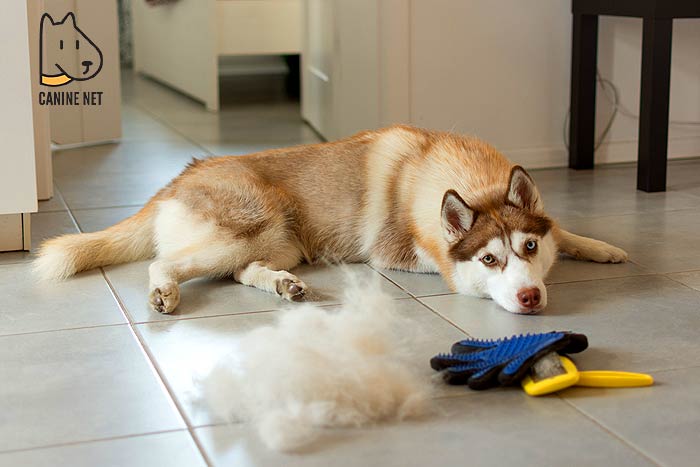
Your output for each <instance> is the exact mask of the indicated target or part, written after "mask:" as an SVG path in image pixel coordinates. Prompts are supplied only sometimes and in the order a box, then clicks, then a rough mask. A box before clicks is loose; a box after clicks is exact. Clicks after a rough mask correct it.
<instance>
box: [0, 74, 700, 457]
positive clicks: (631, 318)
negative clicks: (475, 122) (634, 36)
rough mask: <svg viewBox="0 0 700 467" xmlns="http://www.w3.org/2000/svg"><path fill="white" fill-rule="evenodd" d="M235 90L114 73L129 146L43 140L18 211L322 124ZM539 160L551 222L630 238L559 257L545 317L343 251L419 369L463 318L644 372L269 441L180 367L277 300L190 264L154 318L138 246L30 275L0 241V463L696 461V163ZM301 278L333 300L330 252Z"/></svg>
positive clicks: (282, 141) (699, 263)
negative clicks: (36, 178) (57, 273)
mask: <svg viewBox="0 0 700 467" xmlns="http://www.w3.org/2000/svg"><path fill="white" fill-rule="evenodd" d="M247 86H252V87H253V88H254V87H255V84H250V83H248V84H247ZM253 90H254V89H253ZM248 91H250V89H247V88H246V84H245V83H243V84H241V85H240V87H239V88H237V91H236V92H233V93H232V94H231V95H229V96H228V98H230V102H229V104H228V105H227V106H226V107H225V108H224V110H223V111H222V112H221V113H220V114H219V115H216V114H212V113H207V112H206V111H204V110H203V108H202V107H201V106H200V105H199V104H197V103H195V102H193V101H190V100H189V99H187V98H184V97H182V96H180V95H178V94H176V93H174V92H172V91H170V90H169V89H166V88H164V87H161V86H159V85H157V84H155V83H153V82H151V81H148V80H144V79H138V78H132V77H130V76H129V75H128V74H127V75H125V80H124V103H125V105H124V114H123V118H124V138H123V141H122V142H121V143H120V144H109V145H102V146H95V147H90V148H83V149H72V150H65V151H60V152H57V153H56V154H55V181H56V187H57V194H56V197H55V198H54V199H53V200H51V201H48V202H43V203H41V207H40V212H39V213H37V214H34V215H33V217H32V227H33V232H32V234H33V240H34V242H35V244H38V243H39V242H40V241H41V239H43V238H47V237H50V236H53V235H57V234H62V233H67V232H78V231H83V232H89V231H94V230H98V229H102V228H104V227H106V226H108V225H111V224H113V223H115V222H116V221H118V220H120V219H122V218H124V217H127V216H129V215H131V214H133V213H134V212H135V211H136V210H138V208H139V206H140V205H142V204H143V203H144V202H145V201H146V200H147V199H148V197H149V196H151V195H152V194H153V193H155V191H156V190H157V189H158V188H159V187H160V186H162V185H163V184H165V183H166V182H167V181H168V180H169V179H170V178H171V177H173V176H174V175H176V174H177V173H178V172H179V171H180V170H181V169H182V167H183V166H184V165H185V164H186V163H187V162H188V161H189V159H190V158H191V157H193V156H195V157H206V156H209V155H213V154H227V153H228V154H242V153H246V152H250V151H255V150H259V149H264V148H268V147H276V146H284V145H291V144H298V143H310V142H316V141H318V138H317V136H316V135H315V134H314V132H313V131H311V130H310V129H309V128H308V127H306V126H305V125H304V124H303V123H302V122H301V121H300V119H299V115H298V104H297V103H294V102H288V101H286V100H284V99H283V98H281V97H280V96H278V97H279V98H276V99H275V100H274V101H263V100H262V99H256V98H250V96H255V92H248ZM243 96H248V97H246V98H245V99H244V98H243ZM533 176H534V177H535V179H536V180H537V182H538V184H539V186H540V188H541V190H542V192H543V196H544V199H545V203H546V204H547V206H548V208H549V212H550V213H551V214H552V215H554V216H557V217H558V218H560V220H561V222H562V224H563V225H564V226H566V227H567V228H570V229H572V230H575V231H576V232H579V233H582V234H588V235H592V236H595V237H598V238H601V239H604V240H608V241H610V242H613V243H615V244H617V245H619V246H621V247H623V248H625V249H626V250H627V251H628V252H629V253H630V256H631V262H629V263H627V264H622V265H597V264H592V263H579V262H574V261H569V260H562V261H561V262H559V263H558V264H557V265H556V266H555V268H554V269H553V271H552V273H551V275H550V277H549V279H548V282H549V284H550V286H549V287H550V288H549V293H550V305H549V306H548V308H547V310H545V312H543V313H542V314H541V315H537V316H517V315H512V314H509V313H507V312H506V311H504V310H502V309H499V308H498V307H497V306H495V305H494V304H493V302H491V301H488V300H480V299H475V298H470V297H462V296H457V295H453V294H450V293H449V291H448V290H447V289H446V287H445V285H444V284H443V283H442V281H441V280H440V278H439V277H437V276H432V275H417V274H408V273H401V272H395V271H377V270H373V269H371V268H369V267H368V266H366V265H354V266H352V268H353V269H355V270H356V271H357V272H359V273H360V274H365V275H370V276H375V277H377V278H379V280H380V281H382V283H383V286H384V288H385V290H386V291H387V292H388V293H390V294H391V295H392V296H393V297H394V298H395V299H396V301H397V302H396V303H397V306H398V308H399V310H401V312H402V313H405V314H406V315H407V316H409V317H410V318H412V320H413V321H414V322H415V328H416V329H419V330H420V331H421V339H418V340H417V341H416V345H415V346H414V352H415V360H416V362H419V363H420V362H423V363H422V365H423V366H424V368H425V374H426V377H428V376H429V375H430V374H431V370H430V369H429V368H428V366H427V362H428V359H429V358H430V356H432V355H433V354H434V353H435V352H437V351H439V350H442V349H447V348H449V345H450V344H451V343H452V342H453V341H455V340H458V339H459V338H460V337H461V336H463V335H465V334H467V333H468V334H470V335H474V336H483V337H491V336H502V335H508V334H511V333H516V332H524V331H546V330H551V329H573V330H576V331H580V332H584V333H587V334H588V336H589V339H590V344H591V348H590V349H589V350H587V351H586V352H584V353H583V354H581V355H580V356H579V357H578V359H577V362H578V364H579V367H581V368H584V369H585V368H588V369H594V368H595V369H606V368H607V369H624V370H637V371H648V372H651V373H652V374H653V375H654V376H655V378H656V379H657V382H658V383H657V385H656V386H654V387H651V388H644V389H629V390H604V389H584V388H581V389H570V390H567V391H564V392H562V393H560V394H558V395H553V396H549V397H545V398H541V399H533V398H529V397H527V396H526V395H524V393H523V392H521V391H519V390H517V389H506V390H492V391H486V392H470V391H468V390H465V389H463V388H455V387H444V388H443V390H442V391H440V392H439V393H438V394H437V400H436V405H437V407H438V409H439V410H438V412H439V415H437V416H434V417H431V418H428V419H426V420H422V421H413V422H408V423H403V424H398V425H389V426H377V427H373V428H368V429H362V430H334V431H333V432H332V433H331V434H330V435H329V436H328V437H327V438H325V442H323V443H320V444H319V445H315V446H313V447H312V449H310V450H309V452H307V453H306V454H304V455H292V456H289V455H281V454H277V453H271V452H268V451H266V450H265V449H264V448H263V447H262V446H261V444H260V442H259V441H258V440H257V439H256V437H255V436H254V434H252V433H251V430H250V429H249V427H248V426H246V425H234V426H231V425H225V424H223V423H222V422H221V420H217V419H215V418H212V417H211V416H210V415H209V414H208V413H207V412H206V410H203V409H202V407H201V404H199V403H198V401H197V397H196V389H195V387H194V385H193V377H194V376H196V375H199V374H202V373H203V372H205V371H206V369H207V368H208V367H209V365H211V364H212V362H213V361H215V359H216V358H217V356H218V355H221V354H222V353H224V352H226V350H227V349H229V348H230V346H231V343H232V341H233V340H235V339H236V336H237V335H239V334H240V333H243V332H245V331H247V330H249V329H252V328H254V327H256V326H260V325H263V324H265V323H269V322H271V320H273V319H274V318H275V316H276V315H277V314H279V313H283V312H285V311H282V310H281V309H282V308H283V307H285V304H284V303H283V302H281V301H280V300H279V299H278V298H276V297H274V296H272V295H268V294H265V293H262V292H259V291H257V290H253V289H250V288H247V287H244V286H241V285H238V284H235V283H233V282H230V281H219V282H215V281H203V280H196V281H192V282H190V283H187V284H186V285H184V286H183V301H182V303H181V305H180V308H179V311H178V312H177V313H176V314H174V315H170V316H163V315H157V314H154V313H153V312H151V311H150V310H149V309H148V308H147V306H146V300H145V297H146V267H147V263H146V262H144V263H135V264H129V265H124V266H116V267H109V268H106V269H105V270H104V271H92V272H88V273H84V274H80V275H79V276H78V277H76V278H75V279H72V280H69V281H67V282H65V283H61V284H35V283H33V282H32V280H31V277H32V275H31V271H30V261H31V258H32V254H31V253H10V254H2V255H0V361H2V362H3V363H2V364H1V365H0V381H1V382H2V384H0V465H2V466H20V465H21V466H44V465H46V466H49V465H50V466H55V465H70V466H97V465H99V466H156V465H167V466H197V465H206V464H207V463H209V464H215V465H229V466H232V465H235V466H248V465H250V466H252V465H259V466H266V465H271V466H278V465H317V466H342V465H377V466H393V465H395V466H409V465H416V466H419V465H420V466H422V465H457V464H461V463H464V464H468V465H504V464H519V465H538V466H544V465H552V466H559V465H567V464H568V465H576V466H579V465H596V466H600V465H618V466H622V465H679V466H680V465H698V458H700V390H698V387H700V363H699V362H700V247H698V243H697V238H698V235H699V234H700V161H682V162H674V163H672V164H670V167H669V190H668V192H666V193H657V194H646V193H641V192H638V191H636V190H635V168H634V167H633V166H611V167H603V168H599V169H597V170H595V171H593V172H572V171H568V170H565V169H558V170H542V171H535V172H533ZM299 274H300V276H301V277H303V278H304V280H305V281H306V282H307V283H309V284H310V285H311V286H312V287H314V288H315V289H316V290H317V291H318V293H319V295H320V296H321V297H322V298H321V299H322V300H323V302H324V304H327V305H329V306H332V305H333V304H335V303H337V302H338V298H339V297H340V295H341V292H342V290H341V286H340V285H339V284H341V282H342V281H340V280H339V278H340V277H341V273H340V272H339V271H338V269H337V268H335V267H328V266H324V267H309V266H303V267H301V268H299Z"/></svg>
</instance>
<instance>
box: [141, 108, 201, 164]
mask: <svg viewBox="0 0 700 467" xmlns="http://www.w3.org/2000/svg"><path fill="white" fill-rule="evenodd" d="M132 105H134V107H136V108H137V109H139V110H141V111H142V112H143V113H145V114H147V115H148V116H149V117H150V118H152V119H153V120H155V121H156V122H157V123H160V124H161V125H163V126H165V127H166V128H168V129H169V130H171V131H173V132H175V133H177V134H178V135H180V136H181V137H182V138H184V139H185V140H186V141H188V142H189V143H190V144H193V145H195V146H196V147H198V148H199V149H201V150H202V151H204V152H205V153H206V154H207V155H209V156H214V155H215V154H214V153H213V152H212V151H210V150H209V149H208V148H207V147H205V146H204V145H203V144H201V143H200V142H199V141H197V140H195V139H193V138H191V137H189V136H188V135H186V134H184V133H183V132H182V131H180V130H178V129H177V127H175V126H174V125H173V124H172V123H170V122H168V121H167V120H165V119H163V118H162V117H160V116H158V115H157V114H155V113H153V112H152V111H151V110H149V109H147V108H145V107H142V106H141V105H140V104H132Z"/></svg>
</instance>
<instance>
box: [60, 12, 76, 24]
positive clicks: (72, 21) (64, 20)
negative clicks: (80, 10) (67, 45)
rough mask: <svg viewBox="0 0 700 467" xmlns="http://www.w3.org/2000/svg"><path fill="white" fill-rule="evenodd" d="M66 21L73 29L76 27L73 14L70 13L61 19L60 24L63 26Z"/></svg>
mask: <svg viewBox="0 0 700 467" xmlns="http://www.w3.org/2000/svg"><path fill="white" fill-rule="evenodd" d="M66 21H68V23H69V24H70V25H71V26H73V27H76V26H77V24H76V22H75V13H73V12H72V11H71V12H70V13H68V14H67V15H66V16H64V17H63V19H62V20H61V23H63V24H65V23H66Z"/></svg>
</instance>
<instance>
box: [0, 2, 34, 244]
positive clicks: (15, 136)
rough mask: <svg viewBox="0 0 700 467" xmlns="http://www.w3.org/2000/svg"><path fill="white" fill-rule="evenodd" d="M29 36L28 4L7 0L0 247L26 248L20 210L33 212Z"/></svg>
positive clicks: (1, 25)
mask: <svg viewBox="0 0 700 467" xmlns="http://www.w3.org/2000/svg"><path fill="white" fill-rule="evenodd" d="M28 37H29V33H28V21H27V4H26V3H25V2H6V4H5V5H4V6H3V14H2V15H0V69H2V70H3V85H2V86H0V102H2V107H1V109H0V142H2V151H0V251H7V250H13V249H14V250H17V249H25V248H26V247H28V245H27V246H25V238H26V237H25V235H24V229H25V225H24V222H23V217H27V216H22V214H21V213H27V212H32V211H36V210H37V197H36V173H35V170H34V164H35V161H34V158H35V154H34V127H33V122H32V83H31V78H30V77H31V74H30V66H29V41H28ZM27 227H28V226H27ZM27 230H28V229H27Z"/></svg>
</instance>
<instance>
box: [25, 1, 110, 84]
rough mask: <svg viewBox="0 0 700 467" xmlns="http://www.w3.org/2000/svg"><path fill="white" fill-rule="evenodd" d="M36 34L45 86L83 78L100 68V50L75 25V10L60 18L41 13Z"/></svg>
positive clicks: (95, 72) (84, 79)
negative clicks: (38, 34) (38, 39)
mask: <svg viewBox="0 0 700 467" xmlns="http://www.w3.org/2000/svg"><path fill="white" fill-rule="evenodd" d="M39 37H40V38H41V39H40V48H41V84H43V85H44V86H64V85H66V84H68V83H71V82H73V81H86V80H89V79H91V78H94V77H95V76H97V74H98V73H99V72H100V70H102V51H101V50H100V49H99V47H97V45H96V44H95V43H94V42H93V41H92V40H90V38H89V37H88V36H87V35H86V34H85V33H84V32H83V31H81V30H80V29H79V28H78V25H77V23H76V21H75V14H74V13H68V14H67V15H66V16H65V17H64V18H63V19H62V20H61V21H54V19H53V18H52V17H51V15H49V14H48V13H44V16H42V17H41V31H40V36H39Z"/></svg>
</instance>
